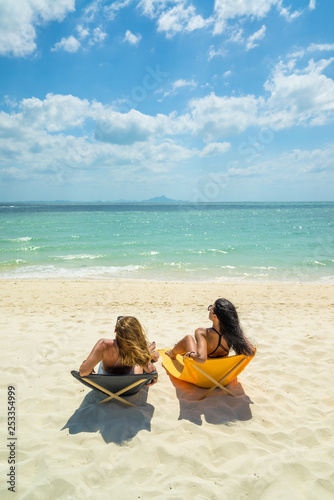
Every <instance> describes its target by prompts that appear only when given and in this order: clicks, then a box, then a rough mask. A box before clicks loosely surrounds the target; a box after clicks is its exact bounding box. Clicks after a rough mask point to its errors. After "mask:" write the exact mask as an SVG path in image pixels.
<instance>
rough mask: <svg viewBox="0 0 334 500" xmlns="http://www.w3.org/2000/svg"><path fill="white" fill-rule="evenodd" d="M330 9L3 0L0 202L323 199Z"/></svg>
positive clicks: (328, 148)
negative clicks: (165, 198)
mask: <svg viewBox="0 0 334 500" xmlns="http://www.w3.org/2000/svg"><path fill="white" fill-rule="evenodd" d="M333 14H334V5H333V2H332V0H323V1H321V0H305V1H302V0H299V1H297V0H295V1H289V0H215V1H214V0H205V1H204V0H202V1H200V0H197V1H195V0H189V1H187V0H137V1H135V0H116V1H113V2H111V1H104V0H100V1H99V0H94V1H84V0H81V1H74V0H57V1H55V0H16V1H15V2H8V1H7V0H0V68H1V80H0V85H1V101H0V199H1V200H2V201H18V200H21V201H27V200H47V201H52V200H73V201H76V200H78V201H95V200H101V201H114V200H120V199H123V200H144V199H148V198H151V197H155V196H161V195H165V196H167V197H169V198H173V199H178V200H189V201H192V202H197V201H203V202H217V201H306V200H309V201H313V200H314V201H317V200H319V201H326V200H333V192H334V190H333V164H334V159H333V158H334V134H333V119H334V81H333V79H334V36H333Z"/></svg>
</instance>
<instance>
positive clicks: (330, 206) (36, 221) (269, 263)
mask: <svg viewBox="0 0 334 500" xmlns="http://www.w3.org/2000/svg"><path fill="white" fill-rule="evenodd" d="M333 215H334V202H223V203H191V202H178V201H167V202H154V201H149V200H147V201H143V202H125V201H122V202H65V201H57V202H8V203H0V279H10V278H16V279H21V278H29V279H32V278H61V279H64V278H65V279H66V278H70V279H71V278H73V279H88V278H89V279H94V278H96V279H127V280H129V279H130V280H131V279H143V280H167V281H222V282H228V281H233V282H249V281H259V282H263V281H264V282H267V281H288V282H295V281H298V282H321V283H329V282H334V251H333V249H334V235H333V220H334V218H333Z"/></svg>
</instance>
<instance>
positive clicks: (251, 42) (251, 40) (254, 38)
mask: <svg viewBox="0 0 334 500" xmlns="http://www.w3.org/2000/svg"><path fill="white" fill-rule="evenodd" d="M266 29H267V28H266V26H265V25H264V24H263V25H262V26H261V28H260V29H259V30H258V31H256V32H255V33H253V35H251V36H249V37H248V38H247V44H246V49H247V50H250V49H254V47H257V46H258V45H259V44H258V43H256V42H258V41H260V40H263V38H264V37H265V36H266Z"/></svg>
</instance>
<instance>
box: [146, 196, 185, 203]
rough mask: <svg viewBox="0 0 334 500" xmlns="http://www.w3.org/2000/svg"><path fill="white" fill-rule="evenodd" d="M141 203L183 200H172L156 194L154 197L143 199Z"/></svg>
mask: <svg viewBox="0 0 334 500" xmlns="http://www.w3.org/2000/svg"><path fill="white" fill-rule="evenodd" d="M143 203H183V202H182V201H181V200H172V199H171V198H166V196H156V197H155V198H150V199H149V200H144V201H143Z"/></svg>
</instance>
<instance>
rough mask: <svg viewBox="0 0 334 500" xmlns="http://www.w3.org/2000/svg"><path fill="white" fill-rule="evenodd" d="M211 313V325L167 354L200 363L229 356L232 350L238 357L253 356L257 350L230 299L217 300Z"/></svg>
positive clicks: (197, 331) (199, 329)
mask: <svg viewBox="0 0 334 500" xmlns="http://www.w3.org/2000/svg"><path fill="white" fill-rule="evenodd" d="M208 311H209V319H210V320H211V321H212V326H211V327H210V328H197V330H196V331H195V338H194V337H193V336H192V335H186V336H185V337H184V338H183V339H181V340H180V341H179V342H178V343H177V344H176V345H175V346H174V347H173V349H171V350H170V351H166V354H167V355H168V356H169V357H170V358H172V359H175V358H176V355H177V354H181V355H185V356H189V357H190V358H192V359H194V360H195V361H197V362H198V363H204V362H205V361H206V360H207V358H218V357H219V358H220V357H225V356H228V354H229V352H230V349H233V350H234V352H235V353H236V354H244V355H245V356H253V354H254V353H255V349H254V347H253V346H252V344H251V343H250V342H249V341H248V340H247V339H246V337H245V336H244V334H243V331H242V328H241V326H240V323H239V317H238V313H237V311H236V308H235V307H234V305H233V304H232V303H231V302H230V301H229V300H227V299H217V300H216V302H215V303H214V304H213V305H211V306H209V307H208Z"/></svg>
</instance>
